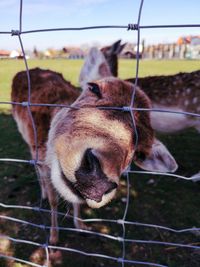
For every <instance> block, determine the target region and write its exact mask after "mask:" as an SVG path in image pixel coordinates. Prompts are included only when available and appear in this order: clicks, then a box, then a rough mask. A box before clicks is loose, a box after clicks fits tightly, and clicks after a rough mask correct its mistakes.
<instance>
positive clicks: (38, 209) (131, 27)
mask: <svg viewBox="0 0 200 267" xmlns="http://www.w3.org/2000/svg"><path fill="white" fill-rule="evenodd" d="M143 4H144V1H143V0H141V1H140V6H139V11H138V18H137V24H128V26H125V25H104V26H90V27H79V28H56V29H38V30H34V29H32V30H29V31H23V0H20V3H19V30H11V31H10V32H9V31H2V32H0V34H11V35H12V36H17V37H18V39H19V44H20V47H21V51H22V55H23V59H24V64H25V68H26V74H27V84H28V98H27V102H23V103H14V102H5V101H4V102H0V104H13V105H22V106H23V107H24V108H26V110H27V112H28V115H29V118H30V121H31V124H32V128H33V132H34V142H35V147H36V154H35V157H34V158H33V159H32V160H19V159H8V158H4V159H0V161H8V162H9V161H11V162H16V163H17V162H21V163H28V164H31V165H34V167H35V170H36V173H37V176H38V180H39V181H40V179H41V177H39V176H40V174H39V172H38V164H39V163H40V159H39V156H38V139H37V128H36V124H35V122H34V118H33V115H32V112H31V106H45V105H46V106H51V107H61V108H63V107H66V106H63V105H57V104H56V105H52V104H51V103H49V104H42V103H37V104H36V103H34V104H33V103H32V102H31V78H30V72H29V67H28V62H27V59H26V54H25V50H24V46H23V40H22V38H21V36H22V34H31V33H35V32H47V31H79V30H90V29H128V30H134V31H137V52H136V73H135V83H134V85H133V93H132V97H131V103H130V106H129V107H123V108H121V111H122V112H123V111H127V112H130V115H131V118H132V123H133V130H134V133H135V146H136V147H137V145H138V133H137V127H136V123H135V119H134V111H136V110H138V111H142V112H148V111H154V112H173V111H170V110H168V111H165V110H155V109H148V110H145V109H142V108H134V102H135V90H136V87H137V84H138V73H139V62H140V56H139V54H140V29H155V28H172V27H173V28H176V27H185V28H186V27H200V24H182V25H140V19H141V15H142V7H143ZM108 109H110V107H108ZM113 109H115V107H113ZM176 113H177V112H176ZM181 114H186V115H190V116H191V115H193V116H197V117H200V114H191V113H187V112H185V113H184V112H183V113H181ZM130 173H148V174H158V175H159V174H162V175H166V176H172V177H178V178H181V179H185V180H192V179H191V178H189V177H184V176H180V175H175V174H166V173H159V172H144V171H127V173H126V186H127V195H126V201H125V209H124V214H123V217H122V219H119V220H106V219H98V218H93V219H87V220H86V219H85V220H84V219H80V218H77V219H79V220H80V221H83V222H87V223H89V222H111V223H116V224H119V225H121V226H122V236H118V237H117V236H112V235H108V234H102V233H99V232H94V231H89V230H81V229H74V228H64V227H58V228H59V230H60V231H70V232H74V233H85V234H88V235H95V236H97V237H102V238H106V239H110V240H113V241H117V242H120V243H121V244H122V254H121V257H118V258H117V257H113V256H109V255H104V254H98V253H90V252H85V251H82V250H78V249H73V248H66V247H61V246H58V247H56V246H51V245H50V244H49V242H48V239H49V234H48V232H47V231H49V230H50V226H49V225H47V223H46V222H45V220H44V216H43V214H44V213H49V214H50V213H51V212H52V211H49V210H48V209H43V208H42V200H41V201H40V206H39V207H30V206H20V205H6V204H5V203H0V207H3V208H5V209H13V208H14V209H24V210H31V211H33V212H39V214H40V216H41V220H42V224H41V225H37V224H34V223H32V222H30V221H25V220H21V219H17V218H14V217H9V216H5V215H0V219H4V220H7V221H13V222H15V223H19V224H25V225H28V226H29V227H36V228H39V229H43V230H44V232H45V239H46V240H45V242H44V244H40V243H36V242H33V241H30V240H21V239H15V238H12V237H9V236H5V235H0V238H6V239H8V240H10V241H12V242H14V243H20V244H27V245H28V244H31V245H34V246H37V247H41V248H43V249H44V250H45V254H46V264H45V265H39V264H36V263H34V262H30V261H25V260H23V259H19V258H17V257H12V256H6V255H3V254H0V257H2V258H5V259H8V260H15V261H17V262H21V263H25V264H29V265H30V266H37V267H48V266H49V264H50V259H49V249H59V250H62V251H68V252H74V253H78V254H81V255H85V256H88V257H97V258H103V259H109V260H112V261H114V262H117V263H119V264H120V265H121V266H122V267H124V266H125V264H128V265H129V264H137V265H141V266H157V267H167V266H165V265H162V264H157V263H152V262H143V261H136V260H127V259H126V244H127V243H142V244H159V245H163V246H166V245H171V246H175V247H184V248H189V249H197V250H199V249H200V247H199V246H198V245H187V244H179V243H169V242H161V241H155V240H136V239H127V238H126V225H135V226H138V227H150V228H155V229H160V230H166V231H172V232H175V233H179V234H181V233H186V232H188V233H191V232H198V231H200V228H197V227H192V228H187V229H172V228H168V227H164V226H160V225H151V224H143V223H139V222H128V221H127V220H126V218H127V213H128V207H129V198H130V182H129V174H130ZM53 212H54V211H53ZM56 213H57V215H58V216H63V215H65V214H63V213H61V212H57V211H56ZM67 217H70V216H69V215H67Z"/></svg>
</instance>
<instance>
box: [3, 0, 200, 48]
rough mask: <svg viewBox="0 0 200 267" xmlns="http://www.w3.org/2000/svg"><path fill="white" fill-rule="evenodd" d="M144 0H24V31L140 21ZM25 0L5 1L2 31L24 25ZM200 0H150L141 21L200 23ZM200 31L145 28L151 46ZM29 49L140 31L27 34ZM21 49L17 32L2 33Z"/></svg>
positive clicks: (133, 36)
mask: <svg viewBox="0 0 200 267" xmlns="http://www.w3.org/2000/svg"><path fill="white" fill-rule="evenodd" d="M139 6H140V0H73V1H72V0H56V1H55V0H24V1H23V13H22V14H23V16H22V30H24V31H25V30H32V29H44V28H63V27H83V26H94V25H124V26H126V25H128V24H129V23H136V22H137V18H138V11H139ZM19 7H20V0H0V32H4V31H11V30H12V29H14V30H15V29H19ZM199 14H200V1H199V0H144V4H143V8H142V15H141V23H140V24H141V25H161V24H200V15H199ZM184 35H200V27H198V28H176V29H145V30H141V39H145V41H146V43H147V44H152V43H160V42H161V43H164V42H173V41H176V40H177V39H178V37H179V36H184ZM21 38H22V41H23V44H24V47H25V49H30V50H32V49H33V48H34V47H36V48H37V49H38V50H44V49H46V48H56V49H61V48H62V47H63V46H71V45H75V46H80V45H83V46H84V45H85V44H89V45H95V44H100V45H106V44H110V43H112V42H114V41H116V40H118V39H122V40H123V41H124V42H134V43H135V42H136V40H137V33H136V31H127V29H104V30H102V29H101V30H88V31H62V32H48V33H34V34H23V35H22V36H21ZM16 48H19V41H18V38H17V37H16V36H10V35H8V34H0V49H8V50H11V49H16Z"/></svg>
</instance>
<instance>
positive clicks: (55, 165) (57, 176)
mask: <svg viewBox="0 0 200 267" xmlns="http://www.w3.org/2000/svg"><path fill="white" fill-rule="evenodd" d="M52 154H53V153H52ZM51 163H52V164H51V180H52V182H53V184H54V186H55V187H56V189H57V190H58V192H60V194H61V195H62V197H63V198H64V199H66V200H68V201H69V202H72V203H82V202H81V201H80V199H79V198H78V197H77V196H76V195H75V194H74V193H73V192H72V191H71V190H70V188H68V187H67V186H66V184H65V182H64V181H63V179H62V177H61V175H62V174H61V169H60V166H59V162H58V159H57V157H56V155H55V154H54V156H53V159H52V161H51ZM64 179H66V178H65V177H64Z"/></svg>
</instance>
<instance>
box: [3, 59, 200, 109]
mask: <svg viewBox="0 0 200 267" xmlns="http://www.w3.org/2000/svg"><path fill="white" fill-rule="evenodd" d="M82 64H83V60H65V59H47V60H28V67H29V68H30V69H31V68H35V67H41V68H45V69H52V70H54V71H57V72H60V73H62V74H63V76H64V77H65V79H67V80H69V81H71V82H72V84H74V85H76V86H77V85H78V75H79V73H80V69H81V67H82ZM135 69H136V61H135V60H126V59H122V60H120V61H119V77H121V78H123V79H125V78H131V77H134V75H135ZM197 69H199V62H198V61H195V60H193V61H190V60H166V61H162V60H142V61H141V62H140V69H139V70H140V71H139V76H141V77H143V76H149V75H161V74H166V75H167V74H174V73H177V72H180V71H185V72H190V71H193V70H197ZM21 70H25V65H24V62H23V60H0V101H9V100H10V90H11V83H12V78H13V77H14V75H15V74H16V73H17V72H18V71H21ZM0 108H1V109H6V110H8V109H9V108H10V106H7V105H3V106H2V105H0Z"/></svg>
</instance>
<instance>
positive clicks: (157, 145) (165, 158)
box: [134, 139, 178, 172]
mask: <svg viewBox="0 0 200 267" xmlns="http://www.w3.org/2000/svg"><path fill="white" fill-rule="evenodd" d="M134 162H135V164H136V165H138V166H139V167H140V168H142V169H144V170H147V171H159V172H175V171H176V170H177V168H178V165H177V163H176V161H175V159H174V158H173V156H172V155H171V154H170V152H169V151H168V149H167V148H166V147H165V146H164V145H163V144H162V143H161V142H160V141H159V140H157V139H154V143H153V145H152V148H151V151H150V154H148V155H145V154H144V153H142V152H139V153H137V152H136V155H135V161H134Z"/></svg>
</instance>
